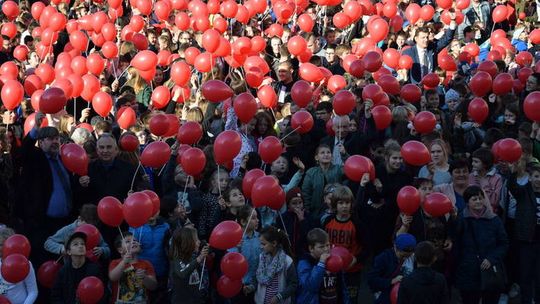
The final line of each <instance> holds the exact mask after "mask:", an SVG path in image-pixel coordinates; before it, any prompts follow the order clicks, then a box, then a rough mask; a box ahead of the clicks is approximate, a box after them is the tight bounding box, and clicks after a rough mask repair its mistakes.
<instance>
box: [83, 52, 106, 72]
mask: <svg viewBox="0 0 540 304" xmlns="http://www.w3.org/2000/svg"><path fill="white" fill-rule="evenodd" d="M86 67H87V68H88V71H89V72H90V73H92V74H94V75H96V76H99V75H100V74H101V72H103V69H104V68H105V62H104V61H103V58H101V56H100V55H99V54H98V53H92V54H90V55H88V57H86Z"/></svg>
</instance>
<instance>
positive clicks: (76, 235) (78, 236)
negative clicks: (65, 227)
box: [64, 231, 86, 250]
mask: <svg viewBox="0 0 540 304" xmlns="http://www.w3.org/2000/svg"><path fill="white" fill-rule="evenodd" d="M75 239H83V240H84V242H85V243H86V233H84V232H80V231H78V232H73V233H72V234H71V235H70V236H69V238H68V239H67V241H66V243H65V246H64V247H65V248H66V250H67V248H69V245H70V244H71V242H73V240H75Z"/></svg>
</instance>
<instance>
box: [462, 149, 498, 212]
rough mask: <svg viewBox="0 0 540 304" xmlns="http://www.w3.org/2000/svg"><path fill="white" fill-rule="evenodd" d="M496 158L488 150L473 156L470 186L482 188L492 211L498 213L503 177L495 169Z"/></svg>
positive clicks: (479, 151) (481, 150) (476, 152)
mask: <svg viewBox="0 0 540 304" xmlns="http://www.w3.org/2000/svg"><path fill="white" fill-rule="evenodd" d="M493 162H494V157H493V154H492V153H491V150H489V149H488V148H480V149H478V150H476V151H474V152H473V154H472V172H471V174H470V175H469V185H471V186H472V185H475V186H479V187H480V188H482V190H483V191H484V192H485V194H486V196H487V198H488V200H489V202H490V204H491V208H492V210H493V211H494V212H495V213H497V211H498V210H499V203H500V199H501V189H502V183H503V181H502V177H501V176H500V175H499V174H498V173H497V169H496V168H495V167H493Z"/></svg>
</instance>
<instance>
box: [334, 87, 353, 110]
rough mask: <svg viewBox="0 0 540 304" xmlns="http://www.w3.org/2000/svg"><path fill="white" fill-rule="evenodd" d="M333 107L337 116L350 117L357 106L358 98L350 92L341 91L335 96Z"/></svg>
mask: <svg viewBox="0 0 540 304" xmlns="http://www.w3.org/2000/svg"><path fill="white" fill-rule="evenodd" d="M332 105H333V107H334V112H335V113H336V115H340V116H341V115H348V114H349V113H351V112H352V110H353V109H354V107H355V106H356V97H355V96H354V94H353V93H351V92H350V91H348V90H341V91H339V92H338V93H337V94H336V95H334V100H333V102H332Z"/></svg>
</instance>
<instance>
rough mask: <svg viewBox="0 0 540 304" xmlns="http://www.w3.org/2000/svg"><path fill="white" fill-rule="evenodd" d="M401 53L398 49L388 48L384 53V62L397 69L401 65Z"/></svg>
mask: <svg viewBox="0 0 540 304" xmlns="http://www.w3.org/2000/svg"><path fill="white" fill-rule="evenodd" d="M400 56H401V55H400V54H399V52H398V51H397V50H396V49H393V48H388V49H386V50H385V51H384V53H383V61H384V64H386V65H387V66H389V67H391V68H392V69H394V70H395V69H397V68H398V67H399V57H400Z"/></svg>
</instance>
